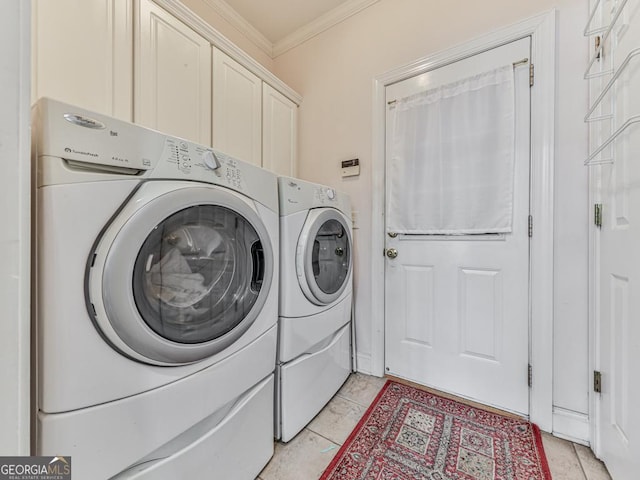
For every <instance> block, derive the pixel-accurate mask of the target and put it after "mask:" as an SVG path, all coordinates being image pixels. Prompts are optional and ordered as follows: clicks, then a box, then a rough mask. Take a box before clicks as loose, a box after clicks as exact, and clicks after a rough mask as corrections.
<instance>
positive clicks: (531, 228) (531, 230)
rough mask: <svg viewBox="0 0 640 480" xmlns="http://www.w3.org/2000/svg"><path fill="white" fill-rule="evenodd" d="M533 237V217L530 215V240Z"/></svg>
mask: <svg viewBox="0 0 640 480" xmlns="http://www.w3.org/2000/svg"><path fill="white" fill-rule="evenodd" d="M531 237H533V215H529V238H531Z"/></svg>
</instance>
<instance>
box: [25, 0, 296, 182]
mask: <svg viewBox="0 0 640 480" xmlns="http://www.w3.org/2000/svg"><path fill="white" fill-rule="evenodd" d="M32 5H33V6H32V14H33V29H32V36H33V37H32V57H33V60H32V76H33V82H32V101H34V102H35V101H36V100H37V99H38V98H39V97H42V96H49V97H52V98H55V99H58V100H60V101H63V102H67V103H70V104H72V105H77V106H79V107H81V108H86V109H88V110H93V111H96V112H99V113H103V114H106V115H111V116H114V117H117V118H120V119H122V120H128V121H133V122H136V123H139V124H141V125H145V126H148V127H151V128H154V129H156V130H159V131H162V132H166V133H168V134H170V135H175V136H178V137H183V138H187V139H189V140H192V141H195V142H198V143H201V144H204V145H211V146H213V147H214V148H217V149H220V150H222V151H223V152H225V153H227V154H229V155H231V156H234V157H236V158H239V159H241V160H244V161H248V162H251V163H253V164H255V165H259V166H262V167H264V168H267V169H269V170H271V171H273V172H275V173H278V174H281V175H288V176H290V175H294V174H295V169H296V131H297V128H296V124H297V105H298V104H299V103H300V101H301V98H300V96H299V95H298V94H297V93H296V92H294V91H293V90H291V89H290V88H289V87H287V86H286V85H285V84H284V83H282V82H281V81H280V80H279V79H278V78H276V77H275V76H274V75H273V74H272V73H271V72H269V71H268V70H266V69H265V68H264V67H263V66H262V65H260V64H259V63H257V62H256V61H255V60H253V59H251V58H250V57H248V56H247V55H246V54H245V53H244V52H242V51H241V50H240V49H239V48H238V47H236V46H235V45H233V44H232V43H230V42H229V40H228V39H226V38H225V37H223V36H222V35H220V34H219V33H218V32H217V31H216V30H214V29H213V28H212V27H211V26H210V25H209V24H207V23H205V22H204V21H203V20H202V19H201V18H200V17H198V16H196V15H195V14H194V13H193V12H191V11H190V10H189V9H188V8H187V7H185V6H184V4H182V3H181V2H180V1H178V0H33V2H32Z"/></svg>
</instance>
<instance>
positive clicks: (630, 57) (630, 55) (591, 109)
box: [584, 48, 640, 122]
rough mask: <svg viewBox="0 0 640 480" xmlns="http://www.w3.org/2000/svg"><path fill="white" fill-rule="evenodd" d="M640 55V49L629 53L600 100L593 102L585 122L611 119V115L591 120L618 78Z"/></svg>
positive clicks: (601, 93) (600, 96)
mask: <svg viewBox="0 0 640 480" xmlns="http://www.w3.org/2000/svg"><path fill="white" fill-rule="evenodd" d="M638 54H640V48H634V49H633V50H631V51H630V52H629V54H628V55H627V57H626V58H625V59H624V61H623V62H622V63H621V64H620V66H619V67H618V69H617V70H616V72H615V73H614V74H613V77H611V80H609V83H607V85H606V86H605V87H604V88H603V89H602V92H600V95H599V96H598V98H596V99H595V101H594V102H593V105H591V108H590V109H589V111H588V112H587V114H586V115H585V117H584V121H585V122H593V121H597V120H605V119H606V118H607V117H609V118H611V116H610V115H604V116H602V117H596V118H590V117H591V115H592V114H593V112H594V110H595V109H596V108H598V105H600V102H602V99H603V98H604V97H605V95H606V94H607V93H608V92H609V90H611V87H613V84H614V83H616V80H618V78H619V77H620V75H621V74H622V72H623V71H624V70H625V68H626V67H627V65H629V62H630V61H631V59H632V58H634V57H636V56H637V55H638Z"/></svg>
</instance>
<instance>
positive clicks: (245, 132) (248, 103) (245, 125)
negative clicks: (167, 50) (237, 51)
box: [213, 48, 262, 166]
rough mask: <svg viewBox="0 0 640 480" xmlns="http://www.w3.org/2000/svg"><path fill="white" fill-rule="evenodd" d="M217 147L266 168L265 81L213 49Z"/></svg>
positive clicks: (214, 119)
mask: <svg viewBox="0 0 640 480" xmlns="http://www.w3.org/2000/svg"><path fill="white" fill-rule="evenodd" d="M213 146H214V147H215V148H219V149H220V150H222V151H223V152H225V153H228V154H229V155H231V156H233V157H236V158H239V159H240V160H244V161H245V162H250V163H253V164H254V165H258V166H262V80H260V79H259V78H258V77H257V76H256V75H254V74H253V73H251V72H250V71H249V70H247V69H246V68H244V67H243V66H242V65H240V64H239V63H238V62H236V61H235V60H233V59H232V58H231V57H229V56H228V55H226V54H225V53H223V52H221V51H220V50H218V49H217V48H214V49H213Z"/></svg>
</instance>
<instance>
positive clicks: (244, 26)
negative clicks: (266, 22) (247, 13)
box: [203, 0, 273, 58]
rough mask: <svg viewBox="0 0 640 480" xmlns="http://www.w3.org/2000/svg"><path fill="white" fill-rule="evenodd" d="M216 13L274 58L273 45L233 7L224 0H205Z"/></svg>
mask: <svg viewBox="0 0 640 480" xmlns="http://www.w3.org/2000/svg"><path fill="white" fill-rule="evenodd" d="M203 1H204V3H206V4H207V5H209V7H211V8H212V9H213V10H214V11H215V12H217V13H218V15H220V16H221V17H222V18H224V19H225V20H226V21H227V22H229V23H230V24H231V26H233V27H234V28H235V29H236V30H238V31H239V32H240V33H242V34H243V35H244V36H245V37H247V38H248V39H249V40H250V41H251V43H253V44H254V45H255V46H256V47H258V48H259V49H260V50H262V51H263V52H264V53H266V54H267V55H269V57H271V58H273V43H272V42H271V41H270V40H269V39H268V38H267V37H265V36H264V35H263V34H262V33H260V32H259V31H258V30H257V29H256V28H255V27H254V26H253V25H251V24H250V23H249V22H248V21H247V20H246V19H245V18H244V17H243V16H242V15H240V14H239V13H238V12H237V11H236V10H235V9H234V8H233V7H232V6H231V5H229V4H228V3H227V2H225V1H224V0H203Z"/></svg>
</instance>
